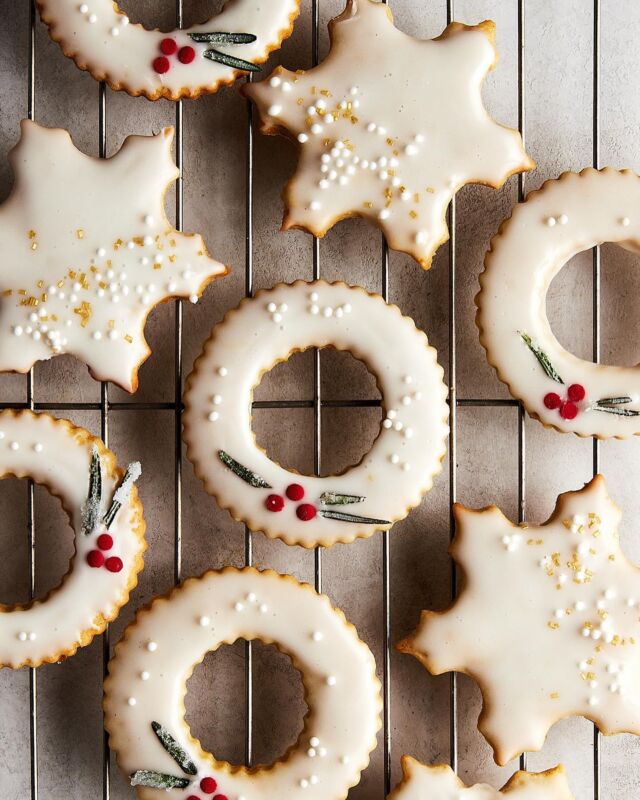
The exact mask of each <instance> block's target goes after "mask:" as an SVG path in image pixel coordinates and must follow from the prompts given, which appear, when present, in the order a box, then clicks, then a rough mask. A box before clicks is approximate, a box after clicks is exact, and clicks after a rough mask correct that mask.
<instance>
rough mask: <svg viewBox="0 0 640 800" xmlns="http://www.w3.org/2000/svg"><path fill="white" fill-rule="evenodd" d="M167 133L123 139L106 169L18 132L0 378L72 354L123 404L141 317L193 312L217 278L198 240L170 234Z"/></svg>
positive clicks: (65, 146) (31, 128) (0, 282)
mask: <svg viewBox="0 0 640 800" xmlns="http://www.w3.org/2000/svg"><path fill="white" fill-rule="evenodd" d="M172 141H173V129H172V128H165V130H164V131H162V133H160V134H158V135H157V136H130V137H129V138H128V139H126V141H125V143H124V145H123V146H122V149H121V150H120V151H119V152H118V153H117V154H116V155H115V156H113V157H112V158H109V159H98V158H90V157H89V156H86V155H84V154H83V153H80V152H79V151H78V150H76V148H75V147H74V146H73V143H72V141H71V139H70V137H69V134H68V133H67V132H66V131H63V130H49V129H47V128H41V127H40V126H38V125H36V124H35V123H33V122H29V121H27V120H25V121H24V122H23V123H22V138H21V140H20V142H19V144H18V145H17V146H16V148H15V149H14V150H13V151H12V153H11V164H12V167H13V170H14V173H15V185H14V189H13V192H12V194H11V195H10V197H9V199H8V200H7V201H6V202H5V203H4V204H3V205H2V206H1V207H0V249H1V250H2V252H3V258H2V265H1V267H0V371H2V372H7V371H15V372H28V371H29V369H31V367H32V366H33V365H34V364H35V362H36V361H41V360H46V359H49V358H51V357H52V356H56V355H59V354H61V353H70V354H72V355H74V356H76V357H77V358H79V359H80V360H81V361H84V362H85V363H86V364H87V366H88V367H89V371H90V372H91V374H92V375H93V377H94V378H96V379H98V380H105V381H113V382H114V383H117V384H119V385H120V386H122V388H123V389H126V390H127V391H129V392H135V390H136V389H137V386H138V369H139V367H140V365H141V364H142V363H143V362H144V361H145V360H146V359H147V358H148V357H149V355H150V353H151V351H150V350H149V347H148V345H147V342H146V341H145V338H144V325H145V322H146V319H147V315H148V314H149V312H150V311H151V310H152V309H153V308H154V306H156V305H158V303H161V302H163V301H165V300H167V299H168V298H170V297H189V298H190V299H191V301H192V302H194V303H195V302H197V300H198V297H199V296H200V294H201V293H202V292H203V291H204V289H205V287H206V286H207V284H208V283H209V282H210V281H212V280H213V279H214V278H216V277H219V276H221V275H225V274H226V272H227V270H226V267H224V266H223V265H222V264H220V263H218V262H217V261H214V260H213V259H212V258H210V257H209V255H208V253H207V251H206V248H205V246H204V243H203V241H202V238H201V237H200V236H197V235H193V234H183V233H178V231H176V230H175V229H174V228H173V226H172V225H171V224H170V223H169V221H168V219H167V217H166V214H165V212H164V195H165V192H166V191H167V188H168V186H169V185H170V184H171V183H172V182H173V181H174V180H175V179H176V178H177V177H178V174H179V172H178V170H177V168H176V166H175V164H174V163H173V160H172V157H171V144H172Z"/></svg>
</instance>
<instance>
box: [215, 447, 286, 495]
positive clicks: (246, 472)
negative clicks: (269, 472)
mask: <svg viewBox="0 0 640 800" xmlns="http://www.w3.org/2000/svg"><path fill="white" fill-rule="evenodd" d="M218 458H219V459H220V461H222V463H223V464H224V465H225V467H229V469H230V470H231V472H233V473H234V474H235V475H237V476H238V477H239V478H242V480H243V481H244V482H245V483H248V484H249V486H253V487H254V488H255V489H272V488H273V487H272V486H271V485H270V484H269V483H267V482H266V481H265V480H264V478H261V477H260V476H259V475H257V474H256V473H255V472H252V471H251V470H250V469H247V467H243V466H242V464H240V463H239V462H238V461H236V460H235V458H232V457H231V456H230V455H229V453H226V452H225V451H224V450H218Z"/></svg>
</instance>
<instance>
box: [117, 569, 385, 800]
mask: <svg viewBox="0 0 640 800" xmlns="http://www.w3.org/2000/svg"><path fill="white" fill-rule="evenodd" d="M238 639H246V640H252V639H259V640H260V641H262V642H265V643H267V644H275V645H276V647H278V649H280V650H281V651H282V652H283V653H286V654H287V655H289V656H290V658H291V660H292V662H293V665H294V667H295V668H296V669H297V670H298V671H299V672H300V673H301V678H302V682H303V684H304V687H305V690H306V691H305V699H306V702H307V705H308V707H309V712H308V714H307V716H306V719H305V726H304V730H303V731H302V733H301V734H300V738H299V740H298V743H297V744H296V745H295V746H294V747H293V748H291V749H290V750H289V751H288V752H287V754H286V756H285V757H284V758H283V759H281V760H279V761H277V762H276V763H275V764H273V765H269V766H259V767H255V768H253V769H247V768H245V767H232V766H231V765H230V764H227V763H226V762H221V761H217V760H216V759H215V758H214V756H213V755H211V754H210V753H207V752H205V751H204V750H203V749H202V747H201V746H200V743H199V742H198V740H197V739H195V738H194V737H193V736H192V735H191V734H190V731H189V728H188V726H187V724H186V722H185V720H184V713H185V707H184V696H185V693H186V682H187V680H188V679H189V677H190V676H191V674H192V672H193V669H194V667H195V666H196V665H197V664H199V663H200V662H201V661H202V660H203V658H204V657H205V655H206V653H207V652H208V651H211V650H216V649H217V648H218V647H219V646H220V645H222V644H232V643H233V642H235V641H236V640H238ZM104 706H105V726H106V728H107V730H108V732H109V744H110V746H111V747H112V748H113V749H114V750H115V751H116V753H117V758H118V763H119V765H120V766H121V768H122V769H123V770H124V771H125V772H126V773H127V775H129V777H130V780H131V783H132V785H134V786H137V787H138V789H137V791H138V797H139V798H140V800H160V799H161V798H168V800H212V799H213V798H217V800H226V799H227V798H228V799H229V800H273V799H274V798H287V800H308V799H309V798H322V799H323V800H342V798H345V797H346V796H347V793H348V790H349V788H350V787H352V786H355V785H356V784H357V783H358V781H359V779H360V773H361V772H362V770H363V769H364V768H365V767H366V766H367V764H368V763H369V754H370V753H371V751H372V750H373V749H374V748H375V746H376V733H377V731H378V730H379V728H380V725H381V720H380V711H381V708H382V701H381V697H380V682H379V681H378V679H377V677H376V672H375V663H374V660H373V656H372V655H371V652H370V650H369V648H368V647H367V646H366V645H365V644H364V643H363V642H362V641H361V640H360V639H359V638H358V636H357V633H356V631H355V629H354V628H353V626H352V625H350V624H349V623H348V622H347V621H346V620H345V618H344V615H343V614H342V612H340V611H338V610H337V609H335V608H333V607H332V605H331V603H330V602H329V599H328V598H327V597H325V596H323V595H318V594H317V593H316V592H315V591H314V590H313V589H312V588H311V587H310V586H307V585H305V584H301V583H298V581H296V580H295V579H294V578H291V577H289V576H286V575H279V574H277V573H275V572H272V571H266V572H259V571H258V570H255V569H253V568H247V569H242V570H238V569H234V568H231V567H227V568H226V569H224V570H222V571H221V572H208V573H206V574H205V575H203V576H202V577H201V578H190V579H189V580H187V581H186V582H185V583H184V584H183V585H182V586H181V587H179V588H177V589H174V590H173V591H172V592H171V593H170V594H169V595H167V596H165V597H162V598H159V599H157V600H155V601H154V602H153V603H152V605H151V606H150V607H149V608H147V609H144V610H142V611H141V612H140V613H139V614H138V616H137V618H136V620H135V622H134V623H132V625H130V626H129V628H128V629H127V631H126V633H125V636H124V639H123V640H122V641H121V642H120V643H119V644H118V645H117V646H116V650H115V656H114V658H113V660H112V661H111V663H110V664H109V676H108V677H107V680H106V683H105V701H104Z"/></svg>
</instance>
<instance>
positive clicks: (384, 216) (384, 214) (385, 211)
mask: <svg viewBox="0 0 640 800" xmlns="http://www.w3.org/2000/svg"><path fill="white" fill-rule="evenodd" d="M390 216H391V212H390V211H389V209H388V208H383V209H382V211H381V212H380V213H379V214H378V217H379V218H380V219H383V220H384V219H389V217H390Z"/></svg>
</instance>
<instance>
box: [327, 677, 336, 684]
mask: <svg viewBox="0 0 640 800" xmlns="http://www.w3.org/2000/svg"><path fill="white" fill-rule="evenodd" d="M336 683H337V680H336V677H335V675H329V677H328V678H327V686H335V685H336Z"/></svg>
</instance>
